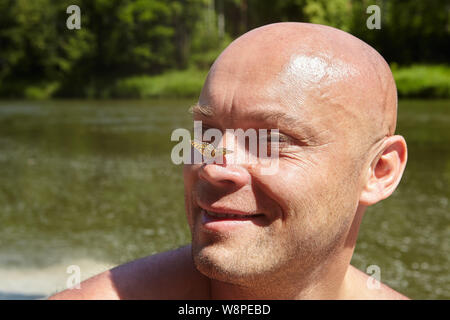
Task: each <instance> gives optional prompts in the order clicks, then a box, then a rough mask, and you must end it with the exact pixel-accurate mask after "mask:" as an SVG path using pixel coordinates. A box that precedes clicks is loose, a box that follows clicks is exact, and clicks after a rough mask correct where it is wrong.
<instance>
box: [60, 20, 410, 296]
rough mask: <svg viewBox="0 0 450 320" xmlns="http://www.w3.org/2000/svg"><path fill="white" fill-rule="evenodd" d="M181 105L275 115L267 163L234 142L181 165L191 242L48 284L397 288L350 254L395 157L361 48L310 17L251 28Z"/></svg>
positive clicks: (381, 99) (213, 290) (399, 152)
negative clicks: (371, 281) (272, 160)
mask: <svg viewBox="0 0 450 320" xmlns="http://www.w3.org/2000/svg"><path fill="white" fill-rule="evenodd" d="M193 113H194V115H193V116H194V120H201V121H202V122H203V124H204V125H205V128H216V129H219V130H221V131H222V132H225V130H226V129H238V128H241V129H243V130H246V129H250V128H254V129H271V128H277V129H279V133H280V135H279V137H280V142H279V143H278V144H277V148H278V152H279V157H278V170H277V171H276V172H275V173H274V174H273V175H265V174H263V173H262V171H261V165H260V164H258V163H235V162H233V161H232V160H233V159H232V157H234V156H236V153H235V152H233V153H229V154H228V153H227V154H225V155H224V161H223V162H222V164H217V163H207V164H205V163H204V164H193V165H185V167H184V184H185V203H186V214H187V220H188V223H189V227H190V229H191V232H192V244H190V245H188V246H186V247H184V248H181V249H178V250H175V251H171V252H166V253H162V254H159V255H155V256H150V257H147V258H143V259H140V260H137V261H134V262H132V263H129V264H126V265H123V266H119V267H117V268H115V269H112V270H110V271H108V272H105V273H103V274H100V275H98V276H96V277H94V278H91V279H89V280H87V281H86V282H83V283H82V289H81V290H71V291H70V290H69V291H65V292H63V293H60V294H58V295H56V296H54V298H107V299H109V298H124V299H126V298H161V299H166V298H167V299H171V298H178V299H189V298H192V299H196V298H202V299H207V298H212V299H403V298H406V297H404V296H403V295H401V294H400V293H397V292H395V291H394V290H392V289H391V288H389V287H387V286H385V285H381V287H380V288H379V289H370V288H369V287H368V286H367V279H368V276H367V275H366V274H364V273H362V272H360V271H358V270H356V269H355V268H354V267H352V266H351V265H350V260H351V257H352V254H353V251H354V248H355V245H356V239H357V234H358V230H359V226H360V222H361V219H362V217H363V214H364V212H365V210H366V207H367V206H370V205H373V204H375V203H377V202H379V201H381V200H383V199H385V198H387V197H389V196H390V195H391V194H392V192H393V191H394V190H395V189H396V187H397V185H398V183H399V182H400V179H401V176H402V174H403V171H404V168H405V165H406V160H407V149H406V143H405V140H404V139H403V137H401V136H398V135H395V134H394V132H395V124H396V114H397V95H396V87H395V83H394V80H393V78H392V74H391V72H390V70H389V67H388V65H387V64H386V62H385V61H384V59H383V58H382V57H381V56H380V55H379V54H378V53H377V52H376V51H375V50H374V49H372V48H371V47H370V46H368V45H367V44H365V43H363V42H362V41H360V40H358V39H357V38H355V37H353V36H351V35H349V34H348V33H345V32H343V31H339V30H337V29H334V28H331V27H325V26H320V25H313V24H304V23H279V24H272V25H267V26H264V27H261V28H258V29H254V30H252V31H250V32H248V33H247V34H245V35H243V36H241V37H240V38H238V39H237V40H235V41H234V42H233V43H232V44H231V45H230V46H228V48H227V49H226V50H225V51H224V52H223V53H222V54H221V55H220V56H219V58H218V59H217V60H216V61H215V63H214V65H213V66H212V67H211V70H210V72H209V74H208V77H207V79H206V81H205V85H204V87H203V90H202V92H201V94H200V97H199V101H198V105H197V106H195V107H194V108H193ZM231 139H233V137H232V136H230V135H224V137H223V141H221V143H222V144H223V147H225V148H227V145H228V144H229V142H230V140H231ZM237 148H243V150H245V146H240V145H238V146H237ZM204 209H206V210H210V211H213V212H218V213H231V214H241V215H244V218H236V219H226V220H224V219H219V218H211V217H209V218H208V215H207V214H205V211H204ZM250 214H258V215H257V216H254V217H249V216H248V215H250ZM245 215H247V217H245ZM205 219H206V220H205ZM371 263H372V262H371Z"/></svg>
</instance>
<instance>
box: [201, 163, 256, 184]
mask: <svg viewBox="0 0 450 320" xmlns="http://www.w3.org/2000/svg"><path fill="white" fill-rule="evenodd" d="M199 177H200V179H202V180H205V181H207V182H209V183H210V184H212V185H214V186H217V187H228V188H229V187H232V188H236V189H240V188H242V187H243V186H245V185H246V184H248V183H249V182H250V174H249V172H248V171H247V170H246V169H245V168H244V167H242V166H239V165H231V164H230V165H227V164H225V165H218V164H214V163H213V164H205V165H203V166H202V167H201V168H200V171H199Z"/></svg>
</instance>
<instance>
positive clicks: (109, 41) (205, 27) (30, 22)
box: [0, 0, 450, 96]
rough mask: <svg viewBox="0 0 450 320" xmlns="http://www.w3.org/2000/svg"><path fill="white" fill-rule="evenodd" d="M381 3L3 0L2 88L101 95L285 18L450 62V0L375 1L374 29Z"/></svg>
mask: <svg viewBox="0 0 450 320" xmlns="http://www.w3.org/2000/svg"><path fill="white" fill-rule="evenodd" d="M372 2H373V1H368V0H363V1H357V0H284V1H269V0H170V1H166V0H57V1H52V0H33V1H30V0H0V95H1V96H23V94H24V92H25V91H26V90H32V89H33V88H36V87H42V88H44V89H45V88H46V89H45V90H47V91H49V92H50V91H51V93H50V94H53V93H54V94H55V95H59V96H99V95H101V94H100V93H101V92H105V90H104V88H108V87H110V86H111V85H112V84H113V83H114V82H115V81H117V79H121V78H124V77H130V76H139V75H144V74H147V75H154V74H160V73H162V72H165V71H168V70H173V69H186V68H188V67H192V66H196V67H197V68H201V69H207V68H208V67H209V66H210V64H211V63H212V62H213V60H214V59H215V57H216V56H217V55H218V54H219V52H220V51H221V50H222V49H223V48H224V46H225V45H226V44H228V43H229V42H230V41H231V40H232V39H233V38H236V37H237V36H239V35H240V34H242V33H244V32H246V31H247V30H249V29H252V28H255V27H258V26H261V25H264V24H267V23H273V22H279V21H302V22H312V23H320V24H326V25H331V26H334V27H337V28H340V29H342V30H345V31H348V32H350V33H352V34H354V35H356V36H357V37H359V38H361V39H363V40H365V41H366V42H368V43H369V44H371V45H372V46H374V47H375V48H376V49H377V50H379V51H380V52H381V53H382V54H383V56H384V57H385V58H386V59H387V60H388V61H392V62H397V63H399V64H409V63H413V62H441V63H442V62H446V61H447V59H448V56H449V49H448V43H450V42H449V40H450V38H449V31H450V24H449V12H450V11H449V10H450V5H449V4H448V1H446V0H433V1H413V0H404V1H388V0H379V1H375V3H376V4H378V5H379V6H380V7H381V10H382V16H381V17H382V28H381V30H369V29H367V27H366V19H367V18H368V14H367V13H366V8H367V6H369V5H370V4H373V3H372ZM71 4H76V5H78V6H79V7H80V8H81V29H80V30H69V29H68V28H67V27H66V19H67V18H68V16H69V15H68V14H67V13H66V8H67V7H68V6H69V5H71ZM30 88H31V89H30Z"/></svg>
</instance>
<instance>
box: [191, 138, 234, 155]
mask: <svg viewBox="0 0 450 320" xmlns="http://www.w3.org/2000/svg"><path fill="white" fill-rule="evenodd" d="M191 144H192V145H193V146H194V148H195V149H197V150H198V151H199V152H200V153H201V154H202V155H203V156H205V157H207V158H210V159H213V158H215V157H217V156H221V155H225V154H228V153H232V152H233V151H231V150H228V149H225V148H216V147H214V146H213V145H212V144H210V143H208V142H199V141H195V140H191Z"/></svg>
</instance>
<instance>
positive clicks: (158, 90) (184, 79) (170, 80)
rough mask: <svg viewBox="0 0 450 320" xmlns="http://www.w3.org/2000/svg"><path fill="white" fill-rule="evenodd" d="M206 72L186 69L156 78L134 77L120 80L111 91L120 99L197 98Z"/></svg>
mask: <svg viewBox="0 0 450 320" xmlns="http://www.w3.org/2000/svg"><path fill="white" fill-rule="evenodd" d="M206 75H207V71H200V70H197V69H187V70H182V71H170V72H167V73H164V74H161V75H157V76H147V75H142V76H134V77H129V78H125V79H120V80H118V81H117V82H116V85H115V87H114V88H113V90H112V96H113V97H120V98H141V99H147V98H182V97H189V98H190V97H197V96H198V95H199V94H200V90H201V89H202V86H203V82H204V81H205V78H206Z"/></svg>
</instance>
